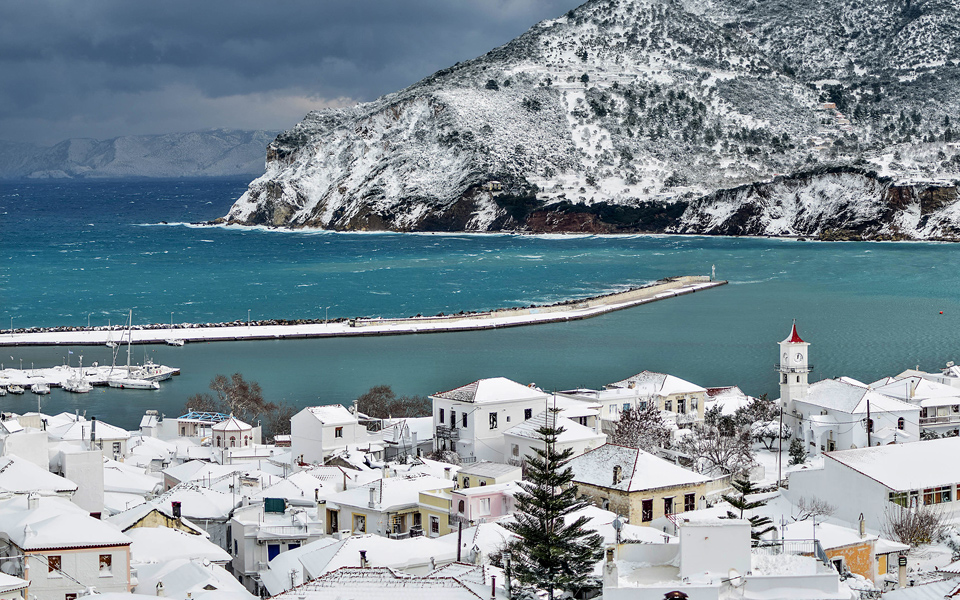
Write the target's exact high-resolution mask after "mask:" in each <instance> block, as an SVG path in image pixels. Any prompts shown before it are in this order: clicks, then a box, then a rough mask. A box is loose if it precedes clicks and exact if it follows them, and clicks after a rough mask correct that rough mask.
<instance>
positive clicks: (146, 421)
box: [140, 415, 158, 429]
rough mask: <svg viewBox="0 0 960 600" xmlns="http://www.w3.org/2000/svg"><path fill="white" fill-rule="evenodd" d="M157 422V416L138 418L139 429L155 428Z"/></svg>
mask: <svg viewBox="0 0 960 600" xmlns="http://www.w3.org/2000/svg"><path fill="white" fill-rule="evenodd" d="M157 422H158V418H157V415H143V417H141V418H140V429H143V428H144V427H156V426H157Z"/></svg>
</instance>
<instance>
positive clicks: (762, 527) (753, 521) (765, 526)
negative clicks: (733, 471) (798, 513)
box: [721, 479, 776, 540]
mask: <svg viewBox="0 0 960 600" xmlns="http://www.w3.org/2000/svg"><path fill="white" fill-rule="evenodd" d="M730 485H732V486H733V489H734V490H735V491H736V492H737V493H736V495H733V494H723V496H721V498H723V499H724V500H726V501H727V502H728V503H729V504H730V506H732V507H733V508H735V509H737V510H739V511H740V512H739V514H738V513H736V512H733V511H730V510H728V511H727V517H726V518H728V519H743V518H744V513H745V512H746V511H749V510H753V509H755V508H760V507H761V506H766V504H767V501H766V500H748V499H747V496H750V495H751V494H756V493H757V490H756V489H755V488H754V487H753V483H751V482H750V480H749V479H734V480H733V481H731V482H730ZM747 520H748V521H750V528H751V531H750V537H751V538H752V539H754V540H759V539H760V536H762V535H763V534H765V533H768V532H770V531H774V530H775V529H776V527H774V526H773V525H772V523H773V521H772V520H771V519H770V517H764V516H761V515H753V516H751V517H747Z"/></svg>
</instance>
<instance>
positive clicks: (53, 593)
mask: <svg viewBox="0 0 960 600" xmlns="http://www.w3.org/2000/svg"><path fill="white" fill-rule="evenodd" d="M0 539H2V541H4V542H6V544H3V548H2V549H0V556H3V557H11V558H12V560H4V561H3V563H4V570H5V571H6V572H7V573H9V574H12V575H15V576H16V577H20V578H22V579H27V580H29V581H30V597H31V598H37V600H63V599H64V597H66V596H68V595H69V594H77V593H78V592H80V591H82V590H83V589H85V588H87V587H95V588H97V590H98V591H100V592H103V593H106V592H129V591H130V543H131V540H130V538H129V537H127V536H126V535H124V534H123V533H121V532H120V530H119V529H117V528H116V527H114V526H113V525H110V524H108V523H104V522H103V521H100V520H99V519H94V518H92V517H91V516H90V515H88V514H87V512H86V511H85V510H83V509H82V508H80V507H78V506H76V505H75V504H73V503H72V502H70V501H69V500H66V499H63V498H57V497H47V498H41V497H40V496H39V495H36V494H32V495H30V496H14V497H13V498H10V499H8V500H3V501H0ZM20 557H22V558H20Z"/></svg>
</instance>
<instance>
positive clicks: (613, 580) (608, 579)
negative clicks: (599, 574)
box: [603, 546, 620, 588]
mask: <svg viewBox="0 0 960 600" xmlns="http://www.w3.org/2000/svg"><path fill="white" fill-rule="evenodd" d="M613 557H614V550H613V546H609V547H607V550H606V560H605V561H604V563H603V587H605V588H615V587H618V586H619V585H620V574H619V571H618V570H617V561H615V560H614V558H613Z"/></svg>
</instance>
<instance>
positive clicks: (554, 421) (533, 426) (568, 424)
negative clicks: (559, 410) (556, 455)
mask: <svg viewBox="0 0 960 600" xmlns="http://www.w3.org/2000/svg"><path fill="white" fill-rule="evenodd" d="M548 422H549V423H550V426H551V427H554V426H557V427H562V428H563V432H562V433H561V434H560V435H559V436H557V441H556V445H555V446H556V447H555V449H556V451H557V452H563V451H564V450H566V449H567V448H569V449H571V450H573V456H579V455H581V454H583V453H584V452H586V451H588V450H593V449H594V448H599V447H600V446H602V445H604V444H606V443H607V436H606V434H604V433H597V431H595V430H594V429H591V428H589V427H585V426H583V425H580V424H579V423H576V422H574V421H572V420H570V419H568V418H566V417H562V416H557V415H555V414H553V413H548V412H547V411H541V412H539V413H537V414H536V415H534V416H533V417H532V418H530V419H528V420H526V421H524V422H523V423H518V424H516V425H514V426H513V427H511V428H510V429H508V430H506V431H504V432H503V439H504V443H505V446H506V448H507V453H508V457H507V462H509V463H510V464H515V465H519V464H521V463H523V462H524V461H525V460H526V459H527V457H528V456H533V457H535V456H537V453H536V450H535V449H536V448H539V449H540V450H543V449H544V447H545V445H546V444H545V442H544V441H543V438H542V436H541V435H540V433H538V430H539V429H540V428H541V427H544V426H545V425H547V423H548Z"/></svg>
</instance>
